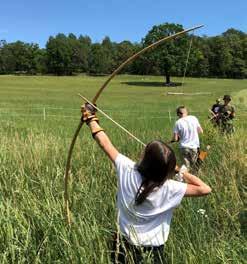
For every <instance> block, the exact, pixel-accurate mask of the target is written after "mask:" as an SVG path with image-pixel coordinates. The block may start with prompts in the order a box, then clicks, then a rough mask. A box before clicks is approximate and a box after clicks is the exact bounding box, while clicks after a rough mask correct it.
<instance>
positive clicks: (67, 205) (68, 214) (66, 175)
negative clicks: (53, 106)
mask: <svg viewBox="0 0 247 264" xmlns="http://www.w3.org/2000/svg"><path fill="white" fill-rule="evenodd" d="M201 27H203V25H199V26H195V27H193V28H189V29H186V30H183V31H180V32H178V33H175V34H173V35H170V36H166V37H164V38H162V39H160V40H158V41H156V42H154V43H153V44H151V45H149V46H147V47H145V48H144V49H142V50H140V51H139V52H137V53H135V54H134V55H132V56H131V57H129V58H128V59H127V60H126V61H124V62H123V63H122V64H120V66H119V67H118V68H117V69H116V70H115V71H113V73H112V74H111V75H110V76H109V77H108V78H107V79H106V81H105V82H104V83H103V85H102V86H101V87H100V89H99V90H98V92H97V93H96V95H95V96H94V98H93V100H92V102H93V103H94V104H95V103H96V101H97V100H98V98H99V96H100V95H101V93H102V92H103V90H104V89H105V88H106V86H107V85H108V84H109V83H110V81H111V80H112V79H113V78H114V77H115V75H116V74H118V73H119V72H120V71H121V70H122V69H123V68H124V67H125V66H126V65H127V64H129V63H130V62H132V61H134V60H135V59H136V58H138V57H139V56H140V55H142V54H143V53H145V52H146V51H148V50H149V49H152V48H155V47H157V46H159V45H161V44H162V43H163V42H165V41H167V40H170V39H174V38H176V37H179V36H180V35H183V34H185V33H187V32H190V31H192V30H195V29H198V28H201ZM83 123H84V122H83V121H80V123H79V125H78V127H77V129H76V131H75V133H74V136H73V138H72V142H71V144H70V148H69V152H68V156H67V162H66V169H65V176H64V202H65V211H66V219H67V222H68V224H69V225H70V224H71V215H70V210H69V192H68V183H69V174H70V164H71V157H72V152H73V149H74V145H75V142H76V139H77V136H78V134H79V132H80V129H81V127H82V125H83Z"/></svg>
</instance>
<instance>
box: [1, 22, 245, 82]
mask: <svg viewBox="0 0 247 264" xmlns="http://www.w3.org/2000/svg"><path fill="white" fill-rule="evenodd" d="M181 30H183V26H182V25H179V24H174V23H165V24H161V25H155V26H153V27H152V28H151V29H150V31H149V32H147V34H146V36H144V38H143V39H142V41H141V42H140V43H132V42H130V41H128V40H125V41H122V42H120V43H116V42H113V41H111V39H110V38H109V37H107V36H106V37H105V38H104V39H103V41H102V42H101V43H92V41H91V39H90V37H89V36H83V35H80V36H79V37H77V36H75V35H74V34H72V33H70V34H68V35H65V34H62V33H60V34H57V35H56V36H50V37H49V39H48V41H47V43H46V47H45V48H43V49H41V48H39V46H38V45H37V44H35V43H25V42H22V41H16V42H13V43H7V42H6V41H4V40H1V41H0V74H13V73H21V74H24V73H25V74H55V75H72V74H78V73H86V74H109V73H111V72H112V71H113V70H114V69H115V68H116V67H117V66H118V65H119V64H120V63H122V62H123V61H124V60H126V59H127V58H128V57H130V56H131V55H132V54H134V53H135V52H137V51H139V50H140V49H142V48H144V47H145V46H147V45H150V44H152V43H153V42H155V41H157V40H158V39H160V38H163V37H164V36H168V35H171V34H174V33H176V32H179V31H181ZM191 41H192V48H191V50H190V56H189V60H188V65H187V71H186V75H187V76H195V77H197V76H202V77H219V78H221V77H222V78H246V77H247V34H246V33H245V32H242V31H239V30H236V29H233V28H230V29H228V30H227V31H226V32H224V33H222V34H221V35H218V36H214V37H206V36H202V37H201V36H196V35H189V34H185V35H183V36H181V37H179V38H177V39H174V40H171V41H167V42H165V43H164V44H162V45H161V46H160V47H158V48H156V49H154V50H152V51H151V52H148V53H147V54H144V55H143V56H141V57H140V58H139V59H138V60H136V61H134V62H133V63H132V64H131V65H128V66H127V67H126V68H125V69H123V70H122V73H129V74H152V75H163V76H165V77H166V82H167V83H169V82H170V76H182V75H183V74H184V70H185V63H186V58H187V54H188V50H189V46H190V44H191V43H190V42H191Z"/></svg>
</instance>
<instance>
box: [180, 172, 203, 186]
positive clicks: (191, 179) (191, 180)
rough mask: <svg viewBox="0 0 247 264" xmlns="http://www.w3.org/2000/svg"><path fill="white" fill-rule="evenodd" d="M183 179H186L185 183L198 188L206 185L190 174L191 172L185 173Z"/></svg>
mask: <svg viewBox="0 0 247 264" xmlns="http://www.w3.org/2000/svg"><path fill="white" fill-rule="evenodd" d="M183 178H184V180H185V182H186V183H189V184H193V185H196V186H202V185H206V184H205V183H204V182H203V181H202V180H200V179H199V178H198V177H196V176H195V175H192V174H190V173H189V172H184V174H183Z"/></svg>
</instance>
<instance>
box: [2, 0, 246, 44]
mask: <svg viewBox="0 0 247 264" xmlns="http://www.w3.org/2000/svg"><path fill="white" fill-rule="evenodd" d="M165 22H174V23H179V24H182V25H183V26H184V27H185V28H188V27H192V26H194V25H197V24H205V27H204V28H202V29H200V30H199V31H198V32H197V33H196V34H199V35H202V34H204V35H208V36H213V35H217V34H221V33H222V32H224V31H225V30H227V29H228V28H230V27H233V28H236V29H239V30H242V31H244V32H246V31H247V0H235V1H232V0H214V1H213V0H204V1H199V0H197V1H196V0H187V1H186V0H177V1H172V0H170V1H166V0H163V1H162V0H153V1H151V0H129V1H127V0H115V1H113V0H101V1H100V0H91V1H89V0H70V1H65V0H61V1H58V0H50V1H48V0H42V1H40V0H36V1H34V0H32V1H31V0H22V1H20V0H19V1H18V0H9V1H2V3H1V6H0V39H5V40H7V42H12V41H16V40H22V41H25V42H35V43H38V44H39V45H40V46H41V47H44V46H45V43H46V41H47V39H48V37H49V36H51V35H53V36H54V35H56V34H57V33H59V32H61V33H65V34H67V33H70V32H72V33H74V34H75V35H77V36H78V35H79V34H82V35H88V36H90V37H91V39H92V41H93V42H100V41H101V40H102V39H103V38H104V37H105V36H109V37H110V38H111V40H112V41H116V42H120V41H123V40H130V41H132V42H134V41H136V42H139V41H140V40H141V39H142V38H143V37H144V36H145V35H146V34H147V32H148V31H149V30H150V29H151V28H152V26H153V25H158V24H162V23H165Z"/></svg>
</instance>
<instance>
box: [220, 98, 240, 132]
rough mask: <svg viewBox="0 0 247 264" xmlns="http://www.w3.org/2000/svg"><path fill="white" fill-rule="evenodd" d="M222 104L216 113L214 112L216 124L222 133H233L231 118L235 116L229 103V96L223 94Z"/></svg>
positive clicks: (233, 109)
mask: <svg viewBox="0 0 247 264" xmlns="http://www.w3.org/2000/svg"><path fill="white" fill-rule="evenodd" d="M223 101H224V104H223V105H221V106H220V108H219V110H218V113H217V114H216V116H217V120H218V122H217V123H218V125H219V127H220V129H221V131H222V132H223V133H228V134H229V133H233V132H234V127H233V122H232V120H233V119H234V118H235V108H234V106H233V105H230V102H231V96H230V95H224V97H223Z"/></svg>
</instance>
